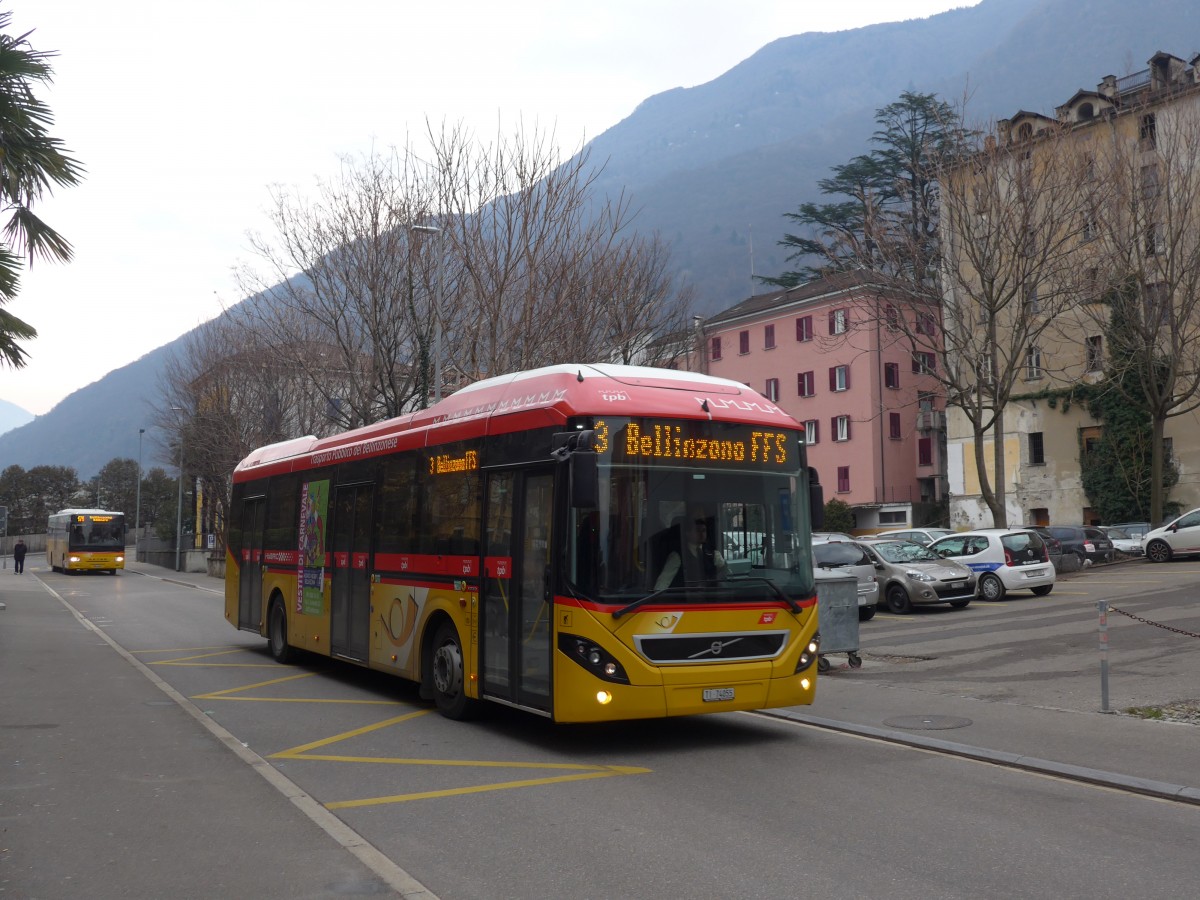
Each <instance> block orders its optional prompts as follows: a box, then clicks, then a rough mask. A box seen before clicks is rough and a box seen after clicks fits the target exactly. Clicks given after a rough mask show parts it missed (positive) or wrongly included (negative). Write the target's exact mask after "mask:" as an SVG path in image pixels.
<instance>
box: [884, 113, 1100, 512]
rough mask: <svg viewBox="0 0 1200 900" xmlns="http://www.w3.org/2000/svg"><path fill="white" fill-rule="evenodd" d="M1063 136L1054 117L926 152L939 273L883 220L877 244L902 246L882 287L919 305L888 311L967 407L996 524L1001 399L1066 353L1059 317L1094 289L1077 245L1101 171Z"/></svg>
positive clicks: (1001, 494) (1001, 476) (1002, 508)
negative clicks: (918, 264) (1024, 130)
mask: <svg viewBox="0 0 1200 900" xmlns="http://www.w3.org/2000/svg"><path fill="white" fill-rule="evenodd" d="M955 130H956V132H957V133H959V134H961V135H964V136H966V135H977V134H980V132H979V131H976V130H974V129H968V128H966V127H961V126H960V127H958V128H956V129H955ZM1068 137H1069V136H1068V134H1067V132H1066V130H1065V128H1064V127H1061V126H1056V125H1053V124H1051V125H1050V127H1048V128H1047V129H1045V130H1044V131H1042V132H1040V133H1039V134H1038V135H1036V136H1031V137H1028V138H1025V137H1024V136H1022V137H1019V138H1018V137H1017V136H1015V135H1014V136H1012V139H1011V140H1010V139H1009V136H1008V135H1006V134H1001V135H1000V139H996V138H995V137H990V136H989V137H986V138H983V139H982V140H977V139H974V138H971V139H970V143H969V144H968V145H966V146H965V147H964V148H963V149H964V150H965V152H953V153H948V154H940V155H935V156H932V157H931V158H930V159H929V161H928V165H929V166H930V170H929V173H928V179H929V181H931V182H933V183H936V185H937V191H938V216H939V220H940V223H941V241H940V252H939V255H938V257H937V258H936V263H935V264H936V266H937V269H938V272H939V275H940V278H939V279H928V278H919V277H911V276H907V275H905V274H904V273H905V266H904V265H903V264H902V259H903V258H905V257H907V258H922V257H924V255H925V253H926V252H927V247H926V246H921V247H911V246H908V245H907V240H908V239H907V232H904V231H903V230H900V231H897V230H891V231H890V232H887V230H886V229H882V228H880V229H876V233H877V234H882V233H885V232H886V233H888V234H889V235H891V236H892V237H891V238H889V239H888V240H882V241H881V242H880V246H879V248H878V250H877V252H879V253H881V254H883V255H884V256H885V257H886V256H888V255H895V256H896V257H897V259H896V260H895V261H893V262H891V263H890V264H888V265H886V266H884V267H883V268H884V271H886V272H891V273H899V274H898V275H893V276H890V277H888V276H882V277H881V279H880V280H881V282H882V286H883V287H884V289H885V292H886V294H887V295H890V296H894V297H898V298H903V299H905V300H906V301H907V302H908V303H910V304H911V305H912V306H913V307H914V308H915V310H916V314H915V316H906V315H896V314H895V313H894V312H890V311H887V312H885V316H886V324H887V325H888V326H889V327H890V328H892V329H895V330H899V331H900V332H901V333H902V334H903V335H904V339H906V340H907V341H908V342H909V343H910V345H911V347H912V352H913V354H914V370H920V371H922V372H923V373H926V374H930V375H933V376H934V377H936V379H937V381H938V382H939V383H940V384H941V387H942V389H943V390H944V391H945V395H946V402H947V404H948V405H950V406H954V407H957V408H958V409H960V410H961V411H962V412H963V414H964V416H965V417H966V419H967V422H968V423H969V427H970V429H971V433H972V437H973V439H974V452H975V468H976V471H977V473H978V476H979V483H980V492H981V496H982V499H983V502H984V503H985V504H986V505H987V506H988V508H989V510H990V511H991V513H992V518H993V524H995V525H996V526H1005V525H1007V524H1008V514H1007V509H1006V504H1005V485H1006V472H1005V459H1004V428H1005V425H1004V413H1005V410H1006V409H1007V407H1008V406H1009V403H1010V401H1011V400H1012V399H1014V397H1015V396H1019V395H1020V394H1023V393H1028V392H1029V391H1031V390H1033V389H1035V388H1036V386H1037V384H1038V383H1039V382H1042V380H1043V379H1044V378H1048V376H1049V375H1050V373H1051V372H1052V370H1053V369H1054V367H1055V366H1057V365H1060V364H1061V360H1056V359H1055V357H1054V356H1053V354H1052V353H1050V349H1051V347H1050V345H1051V344H1053V343H1054V341H1052V339H1051V338H1052V337H1053V336H1055V335H1056V334H1057V332H1056V331H1055V329H1056V327H1057V325H1058V324H1059V322H1058V320H1059V317H1061V316H1064V315H1066V314H1068V313H1069V312H1071V311H1073V310H1075V309H1077V308H1078V307H1079V306H1080V304H1081V302H1082V299H1083V298H1084V297H1086V295H1087V285H1086V277H1085V274H1084V272H1083V270H1082V269H1081V267H1080V265H1079V259H1078V255H1077V252H1076V250H1077V248H1078V245H1079V243H1080V239H1081V235H1082V234H1083V233H1084V230H1085V229H1086V228H1087V227H1088V222H1089V215H1090V211H1091V209H1092V208H1093V207H1094V203H1095V190H1096V182H1095V179H1094V167H1093V166H1092V165H1091V163H1090V161H1089V158H1088V157H1087V155H1086V154H1085V153H1084V152H1082V150H1081V149H1080V147H1079V145H1078V144H1077V143H1076V142H1072V141H1071V140H1069V139H1068ZM896 236H898V237H899V238H900V239H899V240H897V239H895V237H896ZM909 271H911V267H909ZM939 307H940V311H939ZM885 310H886V306H885ZM989 437H990V438H991V441H992V451H993V453H992V460H991V463H992V465H991V470H990V472H989V467H988V459H987V456H986V450H985V447H986V443H985V442H986V440H987V438H989Z"/></svg>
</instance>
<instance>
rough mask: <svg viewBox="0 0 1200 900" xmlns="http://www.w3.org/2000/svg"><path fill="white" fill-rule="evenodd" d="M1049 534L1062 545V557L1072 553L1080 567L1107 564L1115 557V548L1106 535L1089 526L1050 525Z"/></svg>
mask: <svg viewBox="0 0 1200 900" xmlns="http://www.w3.org/2000/svg"><path fill="white" fill-rule="evenodd" d="M1049 528H1050V533H1051V534H1052V535H1054V536H1055V537H1056V538H1058V540H1059V542H1060V543H1061V544H1062V552H1063V556H1066V555H1067V554H1070V553H1073V554H1075V555H1076V556H1078V557H1079V562H1080V565H1090V564H1091V563H1094V562H1107V561H1108V560H1111V559H1113V557H1115V556H1116V553H1117V551H1116V548H1115V547H1113V542H1112V541H1111V540H1110V539H1109V537H1108V535H1107V534H1105V533H1104V532H1103V531H1101V530H1100V529H1099V528H1093V527H1092V526H1090V525H1084V526H1083V527H1079V526H1076V525H1051V526H1049Z"/></svg>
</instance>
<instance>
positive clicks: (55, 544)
mask: <svg viewBox="0 0 1200 900" xmlns="http://www.w3.org/2000/svg"><path fill="white" fill-rule="evenodd" d="M46 561H47V562H48V563H49V564H50V568H51V569H52V570H54V571H56V572H69V573H75V572H111V573H112V574H114V575H116V574H117V570H118V569H123V568H125V514H124V513H120V512H109V511H108V510H104V509H64V510H60V511H59V512H56V513H55V514H54V515H52V516H51V517H50V524H49V527H48V528H47V529H46Z"/></svg>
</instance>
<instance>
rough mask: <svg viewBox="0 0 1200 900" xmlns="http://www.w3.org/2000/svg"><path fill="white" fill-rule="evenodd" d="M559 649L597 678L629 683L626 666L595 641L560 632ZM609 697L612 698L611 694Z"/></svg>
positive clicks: (617, 682)
mask: <svg viewBox="0 0 1200 900" xmlns="http://www.w3.org/2000/svg"><path fill="white" fill-rule="evenodd" d="M558 649H559V650H561V651H562V652H563V653H565V654H566V655H567V656H568V657H569V658H570V659H572V660H574V661H575V662H577V663H578V664H579V665H581V666H583V668H585V669H587V670H588V671H589V672H591V673H592V674H593V675H595V676H596V677H597V678H600V679H602V680H604V681H612V682H615V683H616V684H629V676H628V675H626V674H625V669H624V667H623V666H622V665H621V664H620V663H619V662H617V660H616V659H614V658H613V656H612V654H610V653H609V652H608V651H607V650H605V649H604V648H603V647H601V646H600V645H599V644H597V643H595V642H593V641H589V640H587V639H586V638H581V637H576V636H575V635H573V634H560V635H559V636H558ZM609 699H610V700H611V699H612V697H611V695H610V696H609ZM601 702H608V701H601Z"/></svg>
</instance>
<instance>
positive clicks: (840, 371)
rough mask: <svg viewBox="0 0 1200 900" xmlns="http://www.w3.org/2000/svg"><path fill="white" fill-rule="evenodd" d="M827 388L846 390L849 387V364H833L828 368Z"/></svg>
mask: <svg viewBox="0 0 1200 900" xmlns="http://www.w3.org/2000/svg"><path fill="white" fill-rule="evenodd" d="M829 389H830V390H831V391H847V390H849V389H850V367H849V366H834V367H833V368H831V369H830V370H829Z"/></svg>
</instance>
